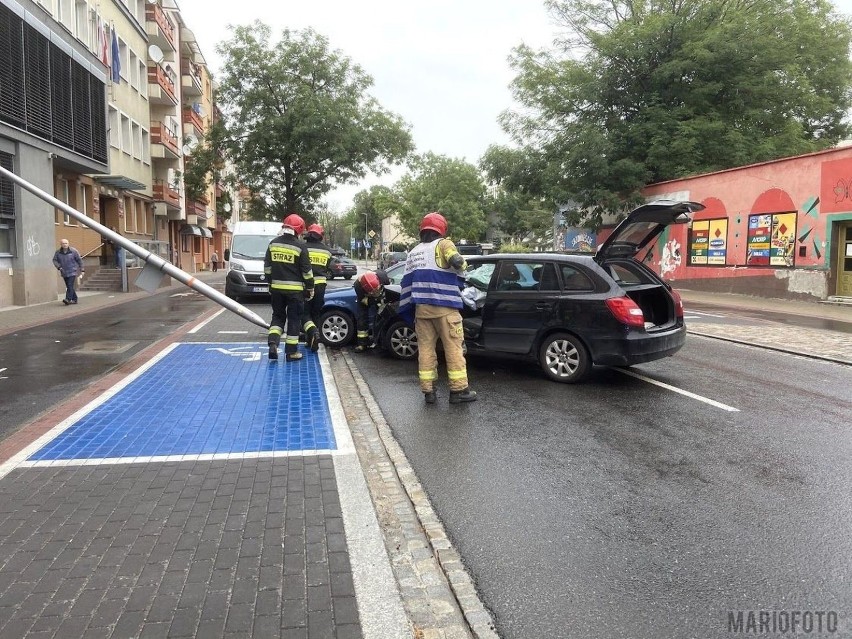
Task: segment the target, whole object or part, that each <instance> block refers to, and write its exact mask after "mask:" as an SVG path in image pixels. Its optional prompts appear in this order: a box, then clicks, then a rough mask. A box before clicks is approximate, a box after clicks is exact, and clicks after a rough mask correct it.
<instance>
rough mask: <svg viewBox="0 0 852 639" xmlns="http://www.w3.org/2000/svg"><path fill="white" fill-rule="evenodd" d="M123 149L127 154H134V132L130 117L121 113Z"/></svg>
mask: <svg viewBox="0 0 852 639" xmlns="http://www.w3.org/2000/svg"><path fill="white" fill-rule="evenodd" d="M121 150H122V151H124V152H125V153H127V155H133V133H132V132H131V128H130V118H129V117H127V116H126V115H124V114H122V115H121Z"/></svg>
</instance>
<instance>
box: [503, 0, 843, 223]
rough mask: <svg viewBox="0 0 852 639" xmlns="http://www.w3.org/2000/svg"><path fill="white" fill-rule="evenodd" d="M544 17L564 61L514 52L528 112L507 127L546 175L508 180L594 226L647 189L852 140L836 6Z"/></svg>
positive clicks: (550, 1) (673, 1) (569, 5)
mask: <svg viewBox="0 0 852 639" xmlns="http://www.w3.org/2000/svg"><path fill="white" fill-rule="evenodd" d="M545 4H546V6H547V7H548V8H549V10H550V11H551V12H552V14H553V15H554V16H555V17H556V19H557V21H558V22H559V23H560V24H561V25H562V26H563V27H564V28H565V29H566V32H567V35H566V36H565V38H563V39H562V40H561V41H560V42H559V43H558V45H557V46H556V47H555V48H554V49H552V50H545V51H533V50H532V49H530V48H528V47H526V46H520V47H518V48H516V49H515V50H514V52H513V56H512V59H511V63H512V66H513V68H514V69H515V71H516V73H517V76H516V78H515V80H514V83H513V92H514V95H515V97H516V99H517V100H518V102H519V103H520V105H522V107H523V109H522V110H519V111H516V112H506V113H504V114H503V115H502V117H501V123H502V125H503V127H504V129H505V130H506V131H507V132H509V133H510V134H511V135H512V136H513V138H514V139H515V140H516V141H517V142H518V143H520V144H521V145H522V146H523V147H524V153H525V157H526V160H527V162H529V164H530V166H531V167H536V166H539V168H540V167H541V165H544V166H545V167H546V168H545V169H544V170H542V171H540V172H538V173H536V174H534V172H533V171H527V173H528V175H527V176H526V178H525V177H524V175H523V173H524V172H523V171H522V170H519V169H518V167H517V166H515V167H514V168H512V167H511V165H507V166H508V167H509V168H511V169H512V170H505V169H506V167H505V166H504V167H503V168H504V171H503V173H504V175H507V176H510V177H513V179H515V180H516V181H517V180H520V184H519V185H517V186H519V187H520V189H521V190H522V192H525V193H528V194H534V195H541V196H543V197H546V198H547V199H549V200H551V201H554V202H564V201H569V200H572V201H576V202H578V203H579V204H580V205H581V206H582V207H587V210H588V211H591V212H592V215H591V222H592V223H593V224H594V223H596V222H597V223H599V222H600V215H601V214H602V213H603V212H614V211H621V210H623V208H624V207H625V205H629V204H631V203H633V202H635V201H638V199H639V191H640V189H642V188H643V187H644V186H645V185H647V184H649V183H654V182H659V181H664V180H669V179H674V178H678V177H683V176H685V175H690V174H695V173H702V172H709V171H714V170H720V169H725V168H731V167H734V166H741V165H743V164H749V163H753V162H759V161H766V160H771V159H776V158H779V157H785V156H791V155H797V154H801V153H805V152H810V151H816V150H820V149H823V148H828V147H830V146H833V145H835V144H836V143H837V142H838V141H840V140H841V139H843V138H844V137H846V136H847V134H848V132H849V131H848V125H847V123H846V121H845V118H846V113H847V110H848V109H849V107H850V104H852V102H851V101H850V86H852V64H850V60H849V45H850V41H851V40H852V27H850V24H849V21H848V20H847V19H845V18H843V17H841V16H839V15H838V14H837V13H836V12H835V11H834V9H833V6H832V5H831V4H830V3H829V2H828V1H827V0H547V1H546V3H545ZM495 153H497V152H496V151H495ZM498 159H499V158H498ZM498 168H499V167H498ZM510 184H514V183H511V182H510ZM576 221H577V220H573V222H576Z"/></svg>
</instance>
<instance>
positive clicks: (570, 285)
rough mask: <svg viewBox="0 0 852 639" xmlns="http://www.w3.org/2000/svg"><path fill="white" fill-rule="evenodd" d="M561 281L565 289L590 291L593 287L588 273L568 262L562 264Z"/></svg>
mask: <svg viewBox="0 0 852 639" xmlns="http://www.w3.org/2000/svg"><path fill="white" fill-rule="evenodd" d="M562 282H563V284H564V286H565V290H566V291H591V290H593V289H594V288H595V285H594V284H593V283H592V280H590V279H589V276H588V275H586V274H585V273H582V272H581V271H579V270H578V269H576V268H574V267H573V266H570V265H569V264H563V265H562Z"/></svg>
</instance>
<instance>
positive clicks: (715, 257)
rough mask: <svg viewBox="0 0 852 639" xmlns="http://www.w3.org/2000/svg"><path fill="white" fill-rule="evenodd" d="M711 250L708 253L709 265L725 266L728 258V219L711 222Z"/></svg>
mask: <svg viewBox="0 0 852 639" xmlns="http://www.w3.org/2000/svg"><path fill="white" fill-rule="evenodd" d="M709 222H710V243H709V245H710V248H709V249H708V251H707V264H710V265H711V266H724V264H725V261H726V260H727V258H728V219H727V218H725V219H721V220H709Z"/></svg>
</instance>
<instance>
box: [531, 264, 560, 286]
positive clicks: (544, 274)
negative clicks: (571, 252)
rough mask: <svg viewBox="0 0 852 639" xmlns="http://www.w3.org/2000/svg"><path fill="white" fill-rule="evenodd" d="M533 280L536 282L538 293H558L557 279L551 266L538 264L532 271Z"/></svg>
mask: <svg viewBox="0 0 852 639" xmlns="http://www.w3.org/2000/svg"><path fill="white" fill-rule="evenodd" d="M532 276H533V279H534V280H535V281H536V282H538V286H537V287H536V289H537V290H539V291H558V290H559V279H558V278H557V277H556V268H555V267H554V266H553V264H539V265H538V266H536V267H535V268H533V271H532Z"/></svg>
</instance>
